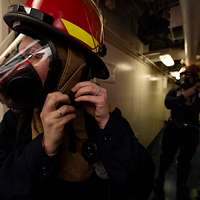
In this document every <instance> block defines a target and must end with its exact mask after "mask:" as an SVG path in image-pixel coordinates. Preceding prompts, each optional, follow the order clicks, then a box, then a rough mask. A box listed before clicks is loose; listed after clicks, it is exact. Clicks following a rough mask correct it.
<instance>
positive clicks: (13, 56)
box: [0, 34, 52, 84]
mask: <svg viewBox="0 0 200 200" xmlns="http://www.w3.org/2000/svg"><path fill="white" fill-rule="evenodd" d="M9 37H10V38H9ZM12 37H13V36H12V35H9V36H8V38H6V40H5V41H4V42H3V43H1V44H0V49H1V55H0V84H1V83H3V82H4V81H6V80H7V79H9V77H11V76H13V74H15V73H16V72H18V71H19V70H21V69H23V68H26V66H28V65H30V64H31V65H32V66H33V67H34V68H35V69H36V71H37V70H41V68H42V67H49V64H50V62H51V60H52V51H51V48H50V46H49V45H48V43H44V42H42V41H40V40H37V39H33V38H30V37H28V36H26V35H24V34H19V35H18V37H14V39H13V38H12ZM9 40H10V41H9ZM8 41H9V42H8ZM5 46H6V47H7V48H5ZM2 49H3V51H2Z"/></svg>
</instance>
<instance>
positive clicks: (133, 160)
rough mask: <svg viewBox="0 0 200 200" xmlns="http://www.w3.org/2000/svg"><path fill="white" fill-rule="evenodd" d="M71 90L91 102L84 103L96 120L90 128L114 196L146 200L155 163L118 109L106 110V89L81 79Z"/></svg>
mask: <svg viewBox="0 0 200 200" xmlns="http://www.w3.org/2000/svg"><path fill="white" fill-rule="evenodd" d="M72 90H73V92H75V93H76V94H75V101H77V102H90V104H89V106H88V103H87V104H86V105H87V111H88V113H89V114H90V116H93V120H92V117H91V119H89V122H90V124H91V125H92V124H96V126H94V127H93V128H92V129H93V130H95V131H94V133H93V134H94V135H95V141H96V143H97V149H98V151H97V152H98V153H97V154H98V158H99V159H100V160H101V161H102V163H103V165H104V167H105V169H106V171H107V173H108V176H109V177H110V180H111V191H112V194H113V195H114V197H113V198H116V199H127V200H128V199H135V200H144V199H145V200H146V199H147V198H148V195H149V194H150V192H151V190H152V187H153V177H154V164H153V161H152V159H151V157H150V156H149V155H148V153H147V151H146V149H145V148H144V147H143V146H142V145H141V144H140V143H139V142H138V140H137V139H136V137H135V135H134V133H133V131H132V129H131V127H130V125H129V123H128V122H127V120H126V119H125V118H123V117H122V115H121V112H120V110H119V109H115V110H114V111H113V112H112V113H111V114H110V113H109V112H108V102H107V101H108V100H107V91H106V89H104V88H102V87H100V86H97V85H95V84H94V83H91V82H82V83H78V84H77V85H76V86H75V87H74V88H73V89H72ZM92 105H93V106H92ZM92 122H93V123H92Z"/></svg>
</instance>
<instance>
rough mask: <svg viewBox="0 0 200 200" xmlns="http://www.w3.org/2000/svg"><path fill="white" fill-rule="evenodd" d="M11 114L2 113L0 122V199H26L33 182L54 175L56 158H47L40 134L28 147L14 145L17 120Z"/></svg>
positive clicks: (9, 112) (15, 142)
mask: <svg viewBox="0 0 200 200" xmlns="http://www.w3.org/2000/svg"><path fill="white" fill-rule="evenodd" d="M16 120H17V119H16V117H15V115H14V113H13V112H12V111H10V110H9V111H8V112H7V113H5V115H4V117H3V120H2V122H1V123H0V199H4V200H6V199H13V198H21V199H24V198H27V199H29V198H30V196H31V195H32V194H31V192H32V189H33V188H32V187H33V184H34V182H35V181H36V182H38V181H42V180H43V179H46V178H47V177H48V176H50V174H51V173H53V171H52V170H53V166H54V162H55V158H53V157H49V156H47V155H46V153H45V151H44V148H43V146H42V140H43V134H41V135H39V136H38V137H37V138H36V139H34V140H31V132H30V133H26V134H30V141H29V142H28V143H27V144H23V145H21V146H17V145H16V144H17V141H16V137H17V135H16V129H17V126H16V124H17V121H16Z"/></svg>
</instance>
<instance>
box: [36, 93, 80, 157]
mask: <svg viewBox="0 0 200 200" xmlns="http://www.w3.org/2000/svg"><path fill="white" fill-rule="evenodd" d="M59 105H60V107H58V106H59ZM40 117H41V120H42V125H43V129H44V139H43V144H44V147H45V150H46V153H47V154H48V155H52V154H54V153H55V152H56V150H57V148H58V146H59V145H60V144H61V143H62V138H63V136H64V127H65V124H67V123H68V122H69V121H71V120H72V119H74V118H75V117H76V113H75V108H74V107H73V106H70V105H69V97H68V96H67V95H65V94H62V93H61V92H53V93H50V94H48V96H47V98H46V100H45V103H44V106H43V109H42V112H41V114H40Z"/></svg>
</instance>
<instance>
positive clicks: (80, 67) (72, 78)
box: [57, 48, 88, 94]
mask: <svg viewBox="0 0 200 200" xmlns="http://www.w3.org/2000/svg"><path fill="white" fill-rule="evenodd" d="M66 54H67V55H66ZM62 56H64V58H65V64H64V68H63V72H62V75H61V77H60V79H59V82H58V85H57V89H58V90H59V91H61V92H63V93H65V94H69V92H70V90H71V88H72V87H73V86H74V85H75V84H76V83H78V82H80V81H83V80H87V76H88V74H87V73H84V72H85V71H84V70H85V69H87V64H86V62H85V59H84V57H83V56H80V55H78V53H77V52H75V51H74V50H72V49H71V48H68V49H67V51H66V50H65V54H64V55H63V52H62ZM83 76H84V77H83Z"/></svg>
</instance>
